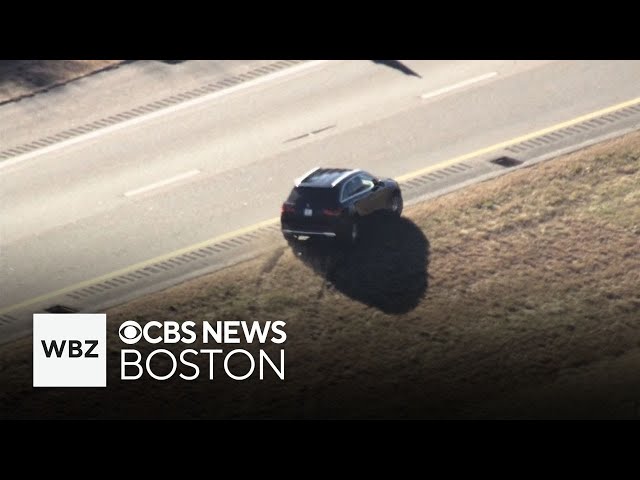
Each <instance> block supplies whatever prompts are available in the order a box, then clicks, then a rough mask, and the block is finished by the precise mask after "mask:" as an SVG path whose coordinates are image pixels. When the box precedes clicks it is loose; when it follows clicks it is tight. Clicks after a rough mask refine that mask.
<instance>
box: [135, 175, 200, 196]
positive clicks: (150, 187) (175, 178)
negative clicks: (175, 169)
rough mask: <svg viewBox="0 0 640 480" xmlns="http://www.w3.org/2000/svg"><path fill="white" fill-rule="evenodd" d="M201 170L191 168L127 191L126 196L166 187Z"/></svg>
mask: <svg viewBox="0 0 640 480" xmlns="http://www.w3.org/2000/svg"><path fill="white" fill-rule="evenodd" d="M199 173H200V170H197V169H195V170H189V171H188V172H184V173H180V174H178V175H175V176H173V177H170V178H167V179H165V180H160V181H159V182H155V183H152V184H150V185H146V186H144V187H140V188H136V189H135V190H129V191H128V192H125V194H124V196H125V197H133V196H134V195H140V194H141V193H145V192H148V191H149V190H154V189H156V188H160V187H164V186H166V185H169V184H170V183H174V182H177V181H179V180H184V179H185V178H189V177H193V176H194V175H198V174H199Z"/></svg>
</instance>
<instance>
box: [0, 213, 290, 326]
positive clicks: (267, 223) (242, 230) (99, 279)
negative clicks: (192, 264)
mask: <svg viewBox="0 0 640 480" xmlns="http://www.w3.org/2000/svg"><path fill="white" fill-rule="evenodd" d="M279 220H280V218H279V217H276V218H270V219H269V220H265V221H263V222H260V223H255V224H253V225H249V226H248V227H243V228H239V229H238V230H234V231H233V232H228V233H225V234H224V235H219V236H217V237H214V238H210V239H209V240H204V241H203V242H200V243H196V244H194V245H189V246H188V247H184V248H181V249H179V250H174V251H173V252H169V253H165V254H164V255H160V256H158V257H154V258H150V259H149V260H145V261H143V262H139V263H134V264H133V265H129V266H128V267H124V268H121V269H120V270H116V271H114V272H110V273H107V274H105V275H102V276H100V277H96V278H92V279H90V280H85V281H84V282H80V283H76V284H74V285H70V286H68V287H65V288H61V289H60V290H56V291H55V292H50V293H45V294H43V295H40V296H38V297H34V298H30V299H29V300H25V301H24V302H21V303H17V304H15V305H11V306H10V307H6V308H3V309H0V315H2V314H3V313H8V312H11V311H13V310H18V309H20V308H24V307H28V306H29V305H32V304H34V303H40V302H44V301H45V300H49V299H51V298H55V297H57V296H60V295H64V294H66V293H69V292H73V291H74V290H79V289H81V288H84V287H88V286H89V285H93V284H94V283H100V282H104V281H105V280H109V279H110V278H113V277H117V276H119V275H124V274H127V273H129V272H132V271H134V270H138V269H140V268H144V267H148V266H149V265H153V264H154V263H158V262H162V261H164V260H168V259H170V258H173V257H177V256H179V255H182V254H184V253H189V252H192V251H193V250H198V249H200V248H204V247H208V246H209V245H213V244H215V243H219V242H223V241H225V240H228V239H229V238H233V237H237V236H239V235H243V234H245V233H249V232H253V231H255V230H258V229H260V228H263V227H268V226H270V225H273V224H275V223H276V222H277V221H279Z"/></svg>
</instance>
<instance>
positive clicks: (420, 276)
mask: <svg viewBox="0 0 640 480" xmlns="http://www.w3.org/2000/svg"><path fill="white" fill-rule="evenodd" d="M289 245H290V247H291V249H292V251H293V253H294V255H295V256H296V257H297V258H298V259H300V260H301V261H302V262H304V263H305V264H306V265H308V266H309V267H311V268H312V269H313V270H314V271H315V272H316V273H317V274H319V275H322V276H323V277H324V278H325V279H326V280H327V281H328V282H330V284H331V285H333V287H335V288H336V289H337V290H339V291H340V292H342V293H344V294H345V295H347V296H349V297H351V298H353V299H354V300H357V301H359V302H362V303H364V304H366V305H369V306H372V307H375V308H377V309H379V310H381V311H383V312H385V313H391V314H401V313H406V312H410V311H411V310H413V309H414V308H415V307H416V306H418V304H419V303H420V300H421V299H422V298H423V297H424V295H425V294H426V292H427V288H428V266H429V240H427V237H426V236H425V235H424V233H423V232H422V230H420V228H418V227H417V226H416V225H415V224H414V223H413V222H412V221H411V220H409V219H407V218H404V217H397V216H395V215H391V214H387V213H381V214H376V215H372V216H370V217H367V219H366V220H365V219H363V220H361V221H360V240H359V241H358V243H357V245H355V246H354V247H341V246H340V245H339V244H338V243H337V242H335V241H334V240H333V239H323V238H310V239H308V240H302V241H292V242H290V243H289Z"/></svg>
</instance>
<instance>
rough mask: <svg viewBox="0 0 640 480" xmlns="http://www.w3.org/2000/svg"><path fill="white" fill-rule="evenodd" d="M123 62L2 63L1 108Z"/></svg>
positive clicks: (27, 61) (30, 61)
mask: <svg viewBox="0 0 640 480" xmlns="http://www.w3.org/2000/svg"><path fill="white" fill-rule="evenodd" d="M121 62H122V60H0V104H2V103H5V102H8V101H11V100H16V99H19V98H22V97H25V96H28V95H33V94H34V93H37V92H41V91H43V90H47V89H49V88H51V87H54V86H56V85H61V84H64V83H67V82H70V81H72V80H75V79H77V78H80V77H84V76H86V75H90V74H92V73H95V72H97V71H100V70H103V69H105V68H108V67H112V66H115V65H118V64H120V63H121Z"/></svg>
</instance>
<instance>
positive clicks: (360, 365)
mask: <svg viewBox="0 0 640 480" xmlns="http://www.w3.org/2000/svg"><path fill="white" fill-rule="evenodd" d="M639 185H640V133H634V134H630V135H627V136H625V137H623V138H620V139H616V140H612V141H608V142H605V143H602V144H599V145H596V146H594V147H591V148H589V149H586V150H583V151H580V152H576V153H573V154H571V155H567V156H564V157H561V158H558V159H555V160H553V161H551V162H547V163H543V164H539V165H536V166H532V167H530V168H526V169H522V170H518V171H514V172H511V173H510V174H508V175H505V176H503V177H500V178H497V179H494V180H491V181H488V182H484V183H482V184H477V185H475V186H472V187H470V188H467V189H465V190H462V191H458V192H454V193H452V194H449V195H446V196H443V197H440V198H437V199H435V200H432V201H429V202H426V203H423V204H420V205H416V206H413V207H411V208H408V209H406V212H405V218H403V219H402V220H397V221H396V223H395V224H393V225H392V227H393V228H386V229H382V230H380V231H378V232H375V233H376V235H375V238H369V239H365V240H364V241H363V245H362V246H361V248H360V249H359V250H358V251H357V252H355V253H353V254H351V255H344V254H339V253H336V252H334V251H332V250H331V248H330V247H327V246H326V245H325V244H315V245H314V244H308V245H302V246H298V247H295V248H290V247H284V246H283V247H274V250H273V251H272V252H271V253H269V254H267V255H264V256H262V257H260V258H257V259H255V260H252V261H249V262H246V263H243V264H240V265H236V266H234V267H231V268H228V269H226V270H223V271H219V272H216V273H213V274H211V275H208V276H204V277H201V278H199V279H196V280H193V281H190V282H188V283H184V284H182V285H180V286H177V287H174V288H171V289H169V290H166V291H164V292H161V293H158V294H154V295H150V296H147V297H145V298H140V299H138V300H135V301H133V302H130V303H129V304H126V305H123V306H120V307H118V308H114V309H112V310H110V311H109V312H107V313H108V316H109V323H110V327H109V330H110V331H109V342H108V344H109V345H110V347H109V354H108V362H109V381H108V382H109V387H108V388H107V389H104V390H103V389H91V390H86V391H83V392H82V394H81V395H80V394H79V392H78V391H77V390H73V389H33V388H31V345H30V339H25V340H22V341H20V342H16V343H15V344H13V345H10V346H3V347H2V351H1V352H0V385H2V388H1V389H0V417H4V418H7V417H30V416H36V417H44V416H46V417H63V416H71V417H144V418H147V417H187V418H247V417H250V418H255V417H258V418H441V417H444V418H556V417H557V418H591V417H596V418H636V417H637V416H639V415H640V380H639V379H640V314H639V313H638V312H640V288H638V287H639V286H640V249H639V248H638V247H639V246H640V188H639ZM371 228H375V227H371ZM127 319H135V320H137V321H139V322H141V323H145V322H148V321H151V320H159V321H162V320H180V321H184V320H193V321H195V322H196V323H199V322H202V321H203V320H209V321H216V320H247V321H253V320H259V321H267V320H271V321H276V320H284V321H285V322H286V332H287V342H286V343H285V345H284V347H285V350H286V379H285V381H280V380H278V379H276V378H275V376H274V375H272V376H271V377H267V378H265V379H264V380H262V381H261V380H258V379H256V378H254V377H252V378H251V379H249V380H246V381H243V382H235V381H233V380H230V379H228V378H224V377H220V378H215V379H214V380H213V381H210V380H208V378H207V377H206V376H205V375H203V378H202V379H199V380H197V381H192V382H188V381H183V380H180V379H177V380H176V381H174V380H169V381H165V382H156V381H149V380H148V379H147V380H141V381H137V382H130V383H127V382H121V381H120V380H119V373H120V372H119V365H118V362H119V356H118V351H119V346H120V344H119V341H118V340H117V331H116V328H117V325H119V324H120V323H121V322H123V321H124V320H127ZM116 347H118V348H116ZM193 348H196V349H198V348H199V346H198V345H196V346H194V347H193ZM243 348H247V349H248V350H251V349H255V348H257V347H254V346H246V347H243ZM265 348H266V349H267V350H268V349H269V348H270V347H268V346H267V347H265ZM206 362H207V360H206V358H204V359H202V360H201V361H199V362H198V363H200V364H201V365H202V366H203V368H204V367H205V365H206ZM272 377H273V378H272Z"/></svg>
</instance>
